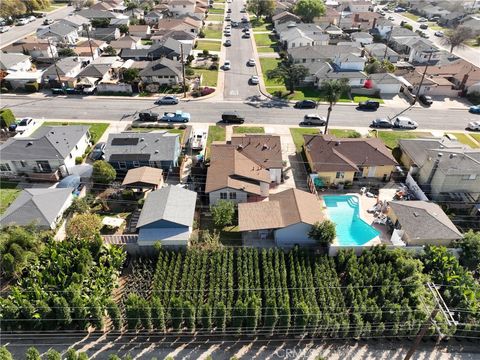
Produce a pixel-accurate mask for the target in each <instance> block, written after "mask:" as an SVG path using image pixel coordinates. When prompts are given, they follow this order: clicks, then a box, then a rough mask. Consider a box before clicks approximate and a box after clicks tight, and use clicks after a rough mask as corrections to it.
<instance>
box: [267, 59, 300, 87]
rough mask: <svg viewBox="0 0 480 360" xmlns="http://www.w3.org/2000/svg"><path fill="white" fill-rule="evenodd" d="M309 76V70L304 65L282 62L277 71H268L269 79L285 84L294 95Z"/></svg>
mask: <svg viewBox="0 0 480 360" xmlns="http://www.w3.org/2000/svg"><path fill="white" fill-rule="evenodd" d="M308 74H309V71H308V69H307V68H306V67H305V66H303V65H299V64H292V63H290V62H282V63H281V64H279V65H278V66H277V67H276V68H275V69H272V70H268V71H267V79H269V80H275V81H277V82H279V83H282V82H283V83H285V87H286V88H287V90H288V91H289V92H290V94H293V92H294V91H295V88H296V87H297V86H299V85H300V83H301V82H302V81H303V80H304V79H305V77H306V76H308Z"/></svg>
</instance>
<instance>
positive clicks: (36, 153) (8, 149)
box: [0, 125, 89, 160]
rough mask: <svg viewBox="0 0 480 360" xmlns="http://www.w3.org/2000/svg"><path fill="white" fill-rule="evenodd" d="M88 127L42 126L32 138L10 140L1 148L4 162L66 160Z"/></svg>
mask: <svg viewBox="0 0 480 360" xmlns="http://www.w3.org/2000/svg"><path fill="white" fill-rule="evenodd" d="M88 128H89V127H88V126H81V125H69V126H42V127H40V128H39V129H38V130H37V131H36V132H35V133H34V134H33V135H32V136H31V137H28V138H10V139H9V140H7V141H6V142H5V143H3V144H2V145H1V147H0V152H1V154H2V159H3V160H49V159H57V158H60V159H65V158H66V157H67V156H68V155H69V154H70V153H71V152H72V150H73V149H74V147H75V146H76V145H77V144H78V142H79V141H80V139H81V138H82V137H83V136H84V135H85V134H86V133H87V131H88Z"/></svg>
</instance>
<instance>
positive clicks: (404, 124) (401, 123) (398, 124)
mask: <svg viewBox="0 0 480 360" xmlns="http://www.w3.org/2000/svg"><path fill="white" fill-rule="evenodd" d="M393 127H394V128H399V129H411V130H415V129H416V128H417V127H418V123H417V122H416V121H413V120H412V119H410V118H409V117H406V116H398V117H397V118H396V119H395V120H394V121H393Z"/></svg>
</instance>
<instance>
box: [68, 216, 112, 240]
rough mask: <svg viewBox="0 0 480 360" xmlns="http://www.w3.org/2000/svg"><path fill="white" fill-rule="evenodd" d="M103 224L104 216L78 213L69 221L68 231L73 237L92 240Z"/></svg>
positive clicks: (69, 235)
mask: <svg viewBox="0 0 480 360" xmlns="http://www.w3.org/2000/svg"><path fill="white" fill-rule="evenodd" d="M102 226H103V225H102V218H101V217H100V216H98V215H97V214H88V213H86V214H77V215H75V216H74V217H73V218H71V219H70V220H69V221H68V223H67V229H66V232H67V236H68V237H69V238H71V239H77V240H89V241H92V240H93V239H94V238H95V237H96V235H98V233H99V231H100V229H101V228H102Z"/></svg>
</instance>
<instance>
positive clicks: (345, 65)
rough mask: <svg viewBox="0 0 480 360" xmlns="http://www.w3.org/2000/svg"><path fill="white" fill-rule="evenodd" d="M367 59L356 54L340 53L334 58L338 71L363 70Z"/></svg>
mask: <svg viewBox="0 0 480 360" xmlns="http://www.w3.org/2000/svg"><path fill="white" fill-rule="evenodd" d="M366 62H367V60H366V59H365V57H363V56H358V55H355V54H338V55H336V56H335V57H334V58H333V64H334V65H335V70H337V71H363V69H364V68H365V63H366Z"/></svg>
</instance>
